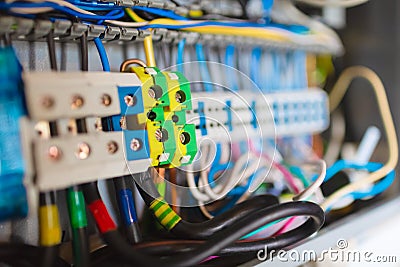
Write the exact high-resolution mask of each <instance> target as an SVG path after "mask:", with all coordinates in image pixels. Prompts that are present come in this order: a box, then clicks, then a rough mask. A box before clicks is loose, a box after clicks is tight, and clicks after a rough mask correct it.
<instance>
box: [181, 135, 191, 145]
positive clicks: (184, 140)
mask: <svg viewBox="0 0 400 267" xmlns="http://www.w3.org/2000/svg"><path fill="white" fill-rule="evenodd" d="M179 141H181V143H182V144H183V145H187V144H189V142H190V135H189V134H188V133H187V132H183V133H181V134H180V135H179Z"/></svg>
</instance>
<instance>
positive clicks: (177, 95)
mask: <svg viewBox="0 0 400 267" xmlns="http://www.w3.org/2000/svg"><path fill="white" fill-rule="evenodd" d="M175 100H176V102H178V103H183V102H185V101H186V94H185V93H184V92H183V91H182V90H179V91H177V92H176V93H175Z"/></svg>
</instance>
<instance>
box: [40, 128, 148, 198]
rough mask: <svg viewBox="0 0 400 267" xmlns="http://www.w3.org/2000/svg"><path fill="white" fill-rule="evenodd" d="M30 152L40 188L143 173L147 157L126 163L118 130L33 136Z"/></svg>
mask: <svg viewBox="0 0 400 267" xmlns="http://www.w3.org/2000/svg"><path fill="white" fill-rule="evenodd" d="M33 150H34V151H33V155H34V157H35V164H36V166H35V167H36V185H37V186H38V188H39V190H40V191H46V190H55V189H61V188H67V187H69V186H71V185H77V184H82V183H87V182H91V181H97V180H101V179H108V178H113V177H119V176H123V175H128V174H133V173H140V172H144V171H146V170H147V169H148V167H149V166H150V159H143V160H135V161H130V162H128V161H127V160H126V157H125V151H124V150H125V144H124V143H123V136H122V132H101V133H93V134H82V135H75V136H63V137H55V138H51V139H37V140H35V141H34V146H33Z"/></svg>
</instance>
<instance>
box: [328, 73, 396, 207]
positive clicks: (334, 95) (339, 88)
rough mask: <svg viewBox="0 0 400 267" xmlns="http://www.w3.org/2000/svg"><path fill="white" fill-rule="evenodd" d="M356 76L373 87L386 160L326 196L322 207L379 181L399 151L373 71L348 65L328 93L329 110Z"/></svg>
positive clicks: (394, 163)
mask: <svg viewBox="0 0 400 267" xmlns="http://www.w3.org/2000/svg"><path fill="white" fill-rule="evenodd" d="M358 77H360V78H364V79H366V80H367V81H368V82H369V83H370V84H371V85H372V88H373V89H374V92H375V96H376V98H377V102H378V107H379V111H380V115H381V118H382V121H383V126H384V129H385V134H386V138H387V141H388V150H389V156H388V160H387V162H386V163H385V164H384V166H383V167H382V168H380V169H379V170H377V171H374V172H372V173H371V174H369V175H368V176H367V177H365V178H363V179H360V180H358V181H356V182H354V183H351V184H348V185H346V186H344V187H342V188H340V189H339V190H338V191H336V192H335V193H333V194H332V195H330V196H329V197H327V198H326V199H325V201H324V202H323V203H322V206H323V208H324V209H328V208H329V207H331V206H332V205H333V204H334V202H336V201H337V200H339V199H340V198H342V197H344V196H346V195H347V194H350V193H352V192H355V191H358V190H360V189H362V188H363V187H364V186H365V185H369V184H372V183H374V182H377V181H379V180H380V179H381V178H382V177H384V176H386V175H388V174H389V173H390V172H391V171H392V170H393V169H394V168H395V167H396V165H397V161H398V156H399V151H398V143H397V135H396V130H395V128H394V123H393V118H392V114H391V112H390V107H389V103H388V100H387V97H386V92H385V87H384V86H383V84H382V81H381V80H380V78H379V77H378V75H377V74H376V73H375V72H373V71H372V70H371V69H368V68H366V67H362V66H356V67H350V68H348V69H346V70H345V71H343V73H342V74H341V75H340V77H339V79H338V81H337V82H336V84H335V86H334V87H333V89H332V91H331V93H330V95H329V102H330V106H329V107H330V110H331V111H333V110H335V109H336V108H337V106H338V105H339V103H340V101H341V100H342V98H343V96H344V94H345V93H346V91H347V89H348V88H349V86H350V83H351V82H352V81H353V80H354V79H355V78H358Z"/></svg>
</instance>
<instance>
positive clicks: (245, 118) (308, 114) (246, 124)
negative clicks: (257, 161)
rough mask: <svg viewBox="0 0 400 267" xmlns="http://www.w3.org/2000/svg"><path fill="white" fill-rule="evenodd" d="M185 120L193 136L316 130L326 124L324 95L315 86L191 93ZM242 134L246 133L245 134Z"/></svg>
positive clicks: (253, 135)
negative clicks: (268, 91) (191, 126)
mask: <svg viewBox="0 0 400 267" xmlns="http://www.w3.org/2000/svg"><path fill="white" fill-rule="evenodd" d="M192 97H193V101H192V103H193V110H192V111H189V112H188V113H187V120H188V121H191V122H193V123H194V124H195V127H196V135H197V139H198V140H201V139H202V138H211V139H213V140H215V141H222V142H230V141H243V139H244V138H256V137H261V136H262V137H263V138H274V137H275V136H279V137H285V136H301V135H304V134H311V133H319V132H322V131H324V130H325V129H326V128H327V127H328V126H329V107H328V104H329V103H328V102H329V101H328V96H327V94H326V93H325V92H324V91H323V90H321V89H318V88H310V89H309V90H299V91H289V92H285V93H271V94H265V95H262V94H261V93H248V92H247V93H240V97H238V96H237V95H236V94H234V93H230V92H211V93H204V92H199V93H197V92H194V93H192ZM243 133H246V134H245V135H244V134H243Z"/></svg>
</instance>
